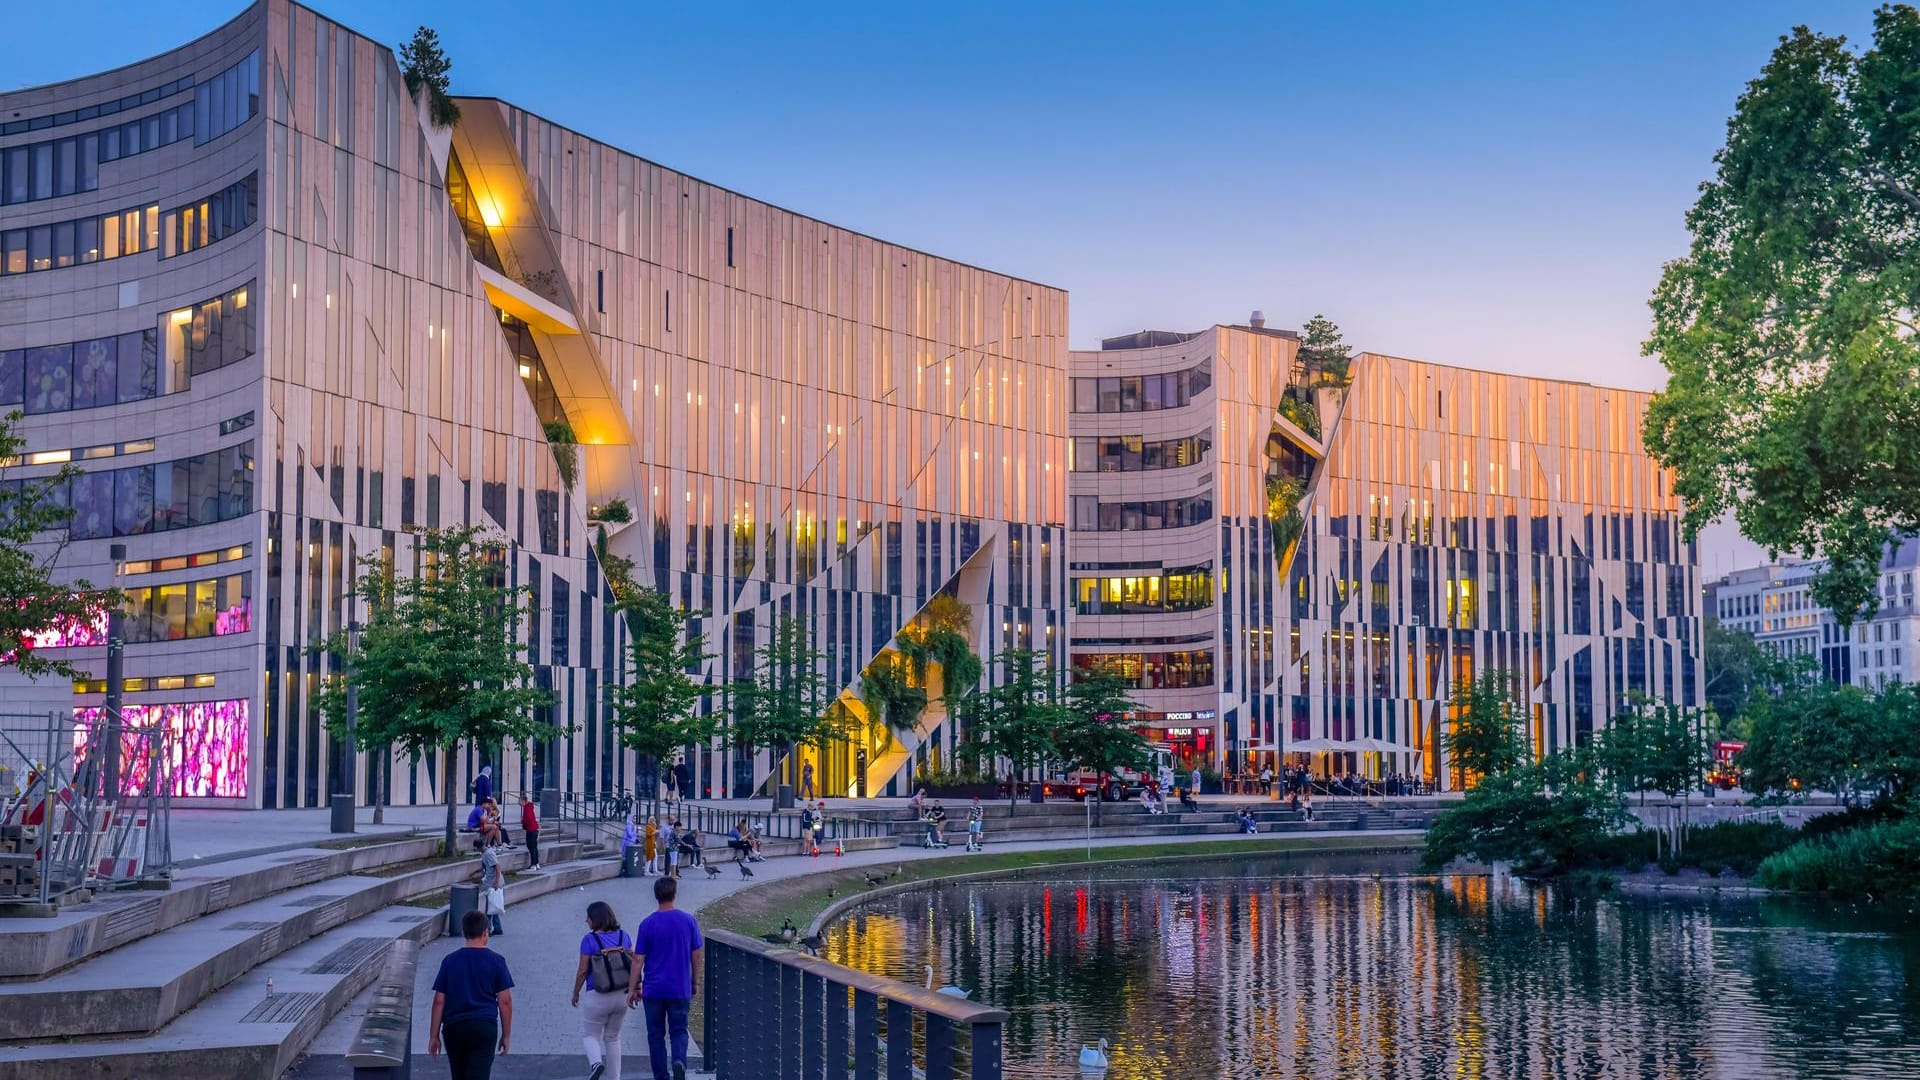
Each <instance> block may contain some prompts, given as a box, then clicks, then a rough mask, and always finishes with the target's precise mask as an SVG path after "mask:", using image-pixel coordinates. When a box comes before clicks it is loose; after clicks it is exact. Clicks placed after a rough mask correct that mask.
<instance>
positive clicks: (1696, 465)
mask: <svg viewBox="0 0 1920 1080" xmlns="http://www.w3.org/2000/svg"><path fill="white" fill-rule="evenodd" d="M1714 161H1715V163H1716V166H1717V168H1716V170H1715V174H1714V177H1713V179H1711V180H1709V181H1707V182H1706V183H1704V184H1702V185H1701V188H1700V198H1699V200H1698V202H1696V203H1695V204H1694V207H1693V209H1692V210H1691V211H1689V212H1688V214H1687V226H1688V228H1689V230H1690V231H1691V232H1692V234H1693V242H1692V246H1691V248H1690V249H1689V251H1688V253H1687V255H1686V256H1685V257H1683V258H1680V259H1676V260H1675V261H1673V262H1672V263H1669V264H1668V265H1667V267H1666V269H1665V272H1664V273H1663V274H1662V276H1661V280H1660V284H1659V286H1658V287H1657V288H1656V289H1655V291H1654V294H1653V299H1652V301H1651V303H1652V308H1653V316H1654V326H1653V333H1652V336H1651V337H1650V338H1649V339H1648V340H1647V342H1646V351H1647V352H1648V353H1649V354H1651V355H1657V356H1659V357H1660V360H1661V362H1662V363H1663V364H1665V365H1666V367H1667V370H1668V371H1669V372H1670V373H1671V375H1670V378H1669V379H1668V381H1667V387H1666V389H1665V390H1664V391H1662V392H1661V393H1660V394H1659V395H1657V396H1656V397H1655V398H1654V401H1653V403H1652V405H1651V406H1650V407H1649V408H1648V411H1647V416H1646V427H1645V436H1646V443H1647V448H1648V450H1649V451H1651V452H1652V454H1653V455H1654V456H1655V457H1656V458H1657V459H1658V460H1659V461H1660V462H1661V463H1662V464H1664V465H1668V466H1671V467H1672V468H1673V469H1674V470H1675V471H1676V474H1677V479H1676V481H1675V485H1674V487H1675V491H1676V492H1677V493H1678V494H1679V495H1680V496H1681V497H1682V498H1683V499H1684V500H1685V502H1686V522H1687V526H1688V528H1689V530H1693V531H1697V530H1698V529H1699V528H1700V527H1701V526H1703V525H1705V524H1706V523H1708V522H1710V521H1712V520H1714V519H1716V518H1718V517H1719V516H1720V515H1722V514H1723V513H1726V512H1728V511H1731V512H1732V513H1733V515H1734V517H1735V519H1736V520H1737V521H1738V523H1739V525H1740V529H1741V531H1742V532H1744V533H1745V534H1746V535H1747V536H1748V537H1750V538H1752V539H1753V540H1755V541H1757V542H1759V543H1761V544H1763V545H1765V546H1767V547H1768V548H1770V549H1773V550H1776V551H1779V550H1791V551H1797V552H1800V553H1802V554H1806V555H1824V556H1825V557H1826V558H1827V559H1828V560H1830V568H1829V570H1828V571H1827V572H1826V573H1825V574H1824V575H1823V576H1822V577H1821V578H1820V580H1819V581H1818V582H1816V584H1815V586H1814V593H1815V596H1816V597H1817V598H1818V599H1819V600H1820V602H1821V603H1823V604H1825V605H1827V606H1829V607H1831V608H1832V609H1833V610H1834V612H1835V614H1836V615H1837V616H1838V617H1839V618H1840V619H1841V621H1842V622H1843V623H1845V622H1850V621H1851V620H1852V618H1853V617H1854V616H1856V615H1858V614H1861V613H1870V612H1871V611H1872V610H1873V609H1874V606H1875V603H1876V601H1875V590H1874V584H1875V581H1876V578H1877V573H1878V566H1879V561H1880V555H1881V551H1882V548H1883V546H1884V545H1885V544H1886V542H1887V539H1888V534H1889V532H1890V531H1891V532H1894V533H1906V534H1911V533H1914V532H1916V531H1920V378H1916V377H1915V372H1916V370H1920V340H1916V338H1915V336H1914V331H1915V325H1916V324H1915V312H1916V311H1920V11H1916V9H1915V8H1914V7H1913V6H1911V5H1908V4H1893V5H1887V6H1885V7H1882V8H1880V9H1879V10H1878V11H1877V12H1875V14H1874V41H1873V47H1872V48H1870V49H1867V50H1865V51H1864V52H1855V51H1853V50H1851V49H1849V48H1848V47H1847V46H1846V44H1845V42H1844V40H1843V39H1841V38H1837V37H1828V36H1826V35H1822V34H1816V33H1813V32H1812V31H1810V30H1808V29H1807V28H1806V27H1804V26H1802V27H1796V28H1795V29H1794V31H1793V33H1792V34H1790V35H1788V36H1786V37H1783V38H1781V39H1780V44H1779V46H1778V47H1777V48H1776V49H1775V50H1774V52H1773V56H1772V58H1771V59H1770V60H1769V61H1768V62H1767V64H1766V66H1765V67H1764V68H1762V69H1761V72H1760V75H1759V77H1758V78H1756V79H1754V80H1753V81H1752V82H1750V83H1748V84H1747V88H1746V91H1745V93H1743V94H1741V95H1740V98H1739V100H1738V101H1737V102H1736V103H1735V106H1734V114H1733V117H1732V119H1731V120H1729V121H1728V123H1727V141H1726V145H1725V146H1724V147H1723V148H1722V149H1721V150H1720V151H1719V153H1718V154H1716V155H1715V158H1714Z"/></svg>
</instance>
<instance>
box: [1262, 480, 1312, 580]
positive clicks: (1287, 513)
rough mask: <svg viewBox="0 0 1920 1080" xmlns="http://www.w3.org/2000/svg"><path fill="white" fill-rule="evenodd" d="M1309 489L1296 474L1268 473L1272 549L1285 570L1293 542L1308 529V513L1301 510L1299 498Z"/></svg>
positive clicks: (1268, 506)
mask: <svg viewBox="0 0 1920 1080" xmlns="http://www.w3.org/2000/svg"><path fill="white" fill-rule="evenodd" d="M1305 494H1306V489H1305V488H1304V487H1303V486H1302V485H1301V483H1300V480H1299V479H1298V478H1297V477H1292V476H1287V475H1284V474H1280V473H1275V474H1271V475H1269V476H1268V477H1267V527H1268V528H1269V529H1271V530H1272V532H1273V553H1274V558H1275V560H1276V562H1277V563H1278V565H1279V566H1280V568H1281V569H1282V570H1284V569H1285V568H1286V565H1287V562H1288V561H1289V559H1290V558H1291V556H1292V555H1293V545H1294V544H1295V543H1296V542H1298V541H1299V539H1300V534H1301V533H1303V532H1305V531H1306V525H1307V520H1306V516H1305V515H1303V514H1301V513H1300V500H1301V498H1302V497H1304V496H1305Z"/></svg>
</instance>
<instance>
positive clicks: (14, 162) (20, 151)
mask: <svg viewBox="0 0 1920 1080" xmlns="http://www.w3.org/2000/svg"><path fill="white" fill-rule="evenodd" d="M32 175H33V173H32V169H31V168H30V166H29V165H28V163H27V148H26V147H24V146H16V147H13V148H12V149H10V150H8V151H7V190H6V194H7V202H9V203H23V202H26V201H27V199H28V197H29V196H28V186H27V184H28V178H29V177H31V176H32Z"/></svg>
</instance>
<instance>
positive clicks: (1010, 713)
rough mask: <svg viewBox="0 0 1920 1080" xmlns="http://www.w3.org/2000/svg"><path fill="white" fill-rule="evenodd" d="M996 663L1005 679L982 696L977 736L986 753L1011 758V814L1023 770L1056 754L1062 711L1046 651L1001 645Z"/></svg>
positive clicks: (1009, 787)
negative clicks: (1003, 647) (1039, 651)
mask: <svg viewBox="0 0 1920 1080" xmlns="http://www.w3.org/2000/svg"><path fill="white" fill-rule="evenodd" d="M993 665H994V667H995V668H997V669H999V672H1000V678H999V681H998V682H996V683H995V684H994V685H993V686H990V687H988V688H987V690H986V692H985V693H983V694H981V695H980V707H979V709H978V710H977V711H976V712H975V716H974V721H975V727H974V735H975V737H976V738H977V739H979V741H980V742H981V744H982V746H983V747H984V748H985V750H986V751H987V752H989V753H992V754H994V755H996V756H998V757H1002V758H1005V759H1006V762H1007V768H1008V773H1007V800H1008V809H1007V812H1008V813H1009V814H1011V813H1013V806H1014V805H1015V804H1017V802H1018V799H1017V796H1016V792H1017V791H1018V789H1019V784H1020V776H1021V774H1022V773H1024V772H1028V771H1030V770H1032V769H1035V768H1037V767H1039V766H1040V765H1042V764H1043V763H1044V762H1045V761H1046V760H1047V758H1048V757H1050V756H1052V755H1053V753H1054V750H1055V741H1054V740H1055V737H1056V735H1057V734H1058V733H1059V731H1060V728H1061V721H1062V719H1063V710H1062V707H1061V704H1060V692H1059V690H1060V688H1059V683H1058V680H1057V679H1056V678H1055V676H1054V672H1053V669H1052V668H1051V667H1049V666H1048V665H1047V662H1046V658H1045V657H1044V656H1042V655H1041V654H1039V653H1037V652H1034V651H1033V650H1031V649H1012V648H1009V649H1002V650H1001V651H1000V653H999V655H997V656H995V657H994V658H993ZM1035 782H1038V781H1035Z"/></svg>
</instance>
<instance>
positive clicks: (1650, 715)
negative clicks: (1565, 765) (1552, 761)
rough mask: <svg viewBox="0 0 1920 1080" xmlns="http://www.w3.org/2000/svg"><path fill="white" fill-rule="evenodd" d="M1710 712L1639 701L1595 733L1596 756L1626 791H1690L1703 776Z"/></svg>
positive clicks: (1679, 840)
mask: <svg viewBox="0 0 1920 1080" xmlns="http://www.w3.org/2000/svg"><path fill="white" fill-rule="evenodd" d="M1713 723H1714V721H1713V717H1712V716H1711V715H1710V714H1709V713H1707V712H1704V711H1702V710H1699V709H1683V708H1681V707H1680V706H1678V705H1672V704H1666V703H1660V704H1655V703H1653V702H1648V701H1642V702H1640V703H1638V704H1637V705H1636V706H1635V707H1634V708H1631V709H1628V710H1626V711H1625V712H1622V713H1620V714H1619V715H1617V716H1615V717H1614V718H1613V719H1612V720H1611V721H1609V722H1608V723H1607V726H1606V727H1605V728H1604V729H1602V730H1601V731H1600V732H1599V733H1598V734H1597V735H1596V736H1595V737H1594V744H1595V751H1594V761H1595V763H1596V764H1597V765H1598V766H1599V768H1600V770H1601V771H1602V772H1604V773H1606V775H1607V777H1608V779H1609V780H1610V781H1611V782H1612V783H1613V784H1614V786H1616V787H1617V788H1619V789H1620V790H1621V791H1626V792H1636V791H1637V792H1639V793H1640V796H1641V799H1640V801H1641V805H1642V806H1644V805H1645V804H1646V793H1647V792H1649V791H1658V792H1660V793H1661V794H1663V795H1665V796H1667V797H1668V798H1669V799H1673V798H1677V797H1679V796H1681V795H1686V794H1689V793H1691V792H1692V791H1693V790H1694V789H1695V788H1697V787H1699V786H1700V785H1701V784H1702V783H1703V782H1704V780H1705V777H1706V772H1707V764H1708V762H1709V761H1710V760H1711V757H1712V755H1711V754H1710V753H1709V752H1708V750H1707V738H1708V733H1709V731H1710V729H1711V728H1712V725H1713ZM1678 809H1679V821H1678V826H1679V828H1678V829H1677V830H1675V832H1674V837H1673V839H1674V843H1675V845H1676V850H1677V849H1678V847H1679V846H1680V845H1683V844H1684V843H1685V839H1686V829H1687V804H1686V803H1684V802H1683V803H1681V804H1680V806H1679V808H1678Z"/></svg>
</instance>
